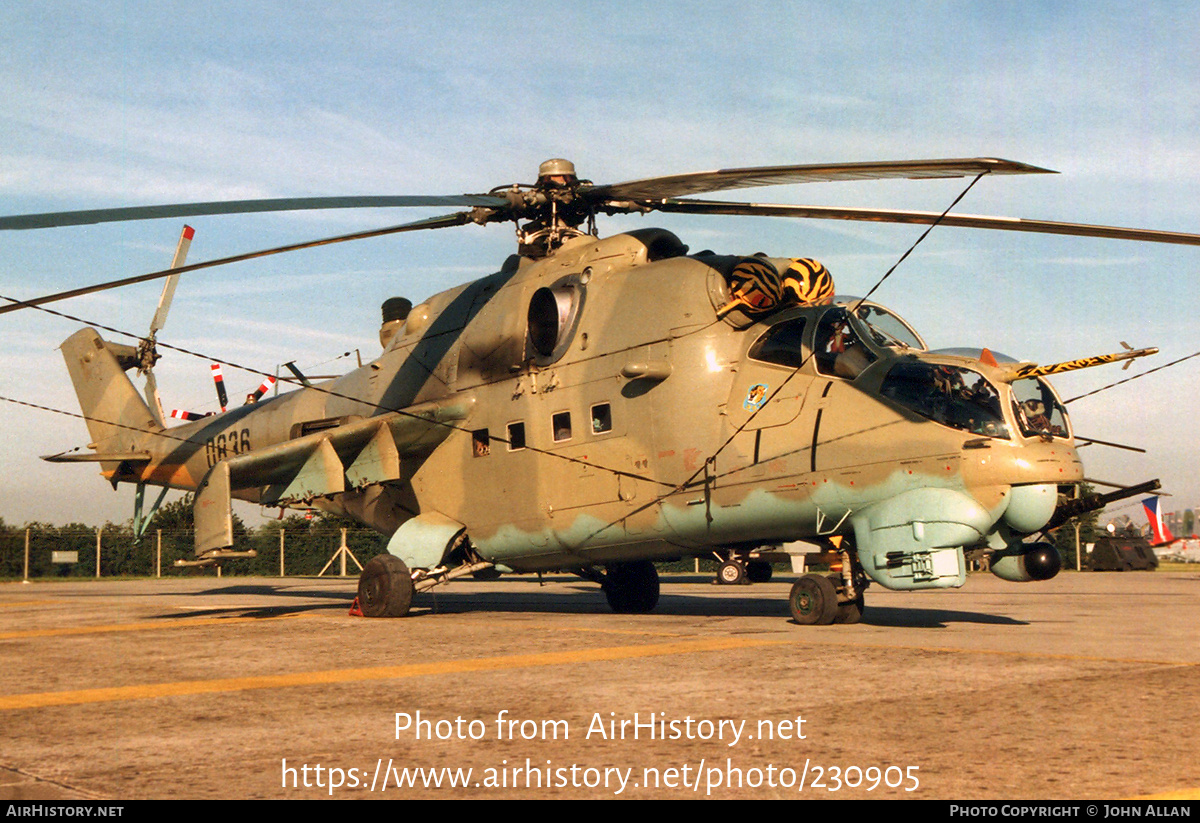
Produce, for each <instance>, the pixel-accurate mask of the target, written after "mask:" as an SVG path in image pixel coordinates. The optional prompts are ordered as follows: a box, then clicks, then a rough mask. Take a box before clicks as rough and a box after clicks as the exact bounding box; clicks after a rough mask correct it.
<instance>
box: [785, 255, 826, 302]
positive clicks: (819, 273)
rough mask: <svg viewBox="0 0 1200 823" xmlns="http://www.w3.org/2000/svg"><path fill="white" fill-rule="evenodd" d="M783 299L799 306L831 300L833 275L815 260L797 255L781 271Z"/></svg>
mask: <svg viewBox="0 0 1200 823" xmlns="http://www.w3.org/2000/svg"><path fill="white" fill-rule="evenodd" d="M782 296H783V299H784V300H786V301H787V302H789V303H796V304H799V305H801V306H823V305H828V304H829V303H832V302H833V275H832V274H830V273H829V269H827V268H825V266H824V264H822V263H821V262H819V261H817V260H811V259H809V258H807V257H797V258H795V259H793V260H792V262H791V265H789V266H788V267H787V270H786V271H784V273H783V295H782Z"/></svg>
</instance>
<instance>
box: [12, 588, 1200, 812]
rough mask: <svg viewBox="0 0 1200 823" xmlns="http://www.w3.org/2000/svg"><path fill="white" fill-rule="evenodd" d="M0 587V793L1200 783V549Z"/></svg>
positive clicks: (434, 792) (1126, 791) (1109, 795)
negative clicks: (422, 590) (913, 577)
mask: <svg viewBox="0 0 1200 823" xmlns="http://www.w3.org/2000/svg"><path fill="white" fill-rule="evenodd" d="M791 580H792V577H791V576H790V575H781V576H777V578H776V580H775V581H772V582H770V583H765V584H756V585H753V586H715V585H712V584H711V582H710V579H709V578H708V577H704V576H690V575H680V576H666V577H664V578H663V585H662V597H661V600H660V603H659V606H658V608H657V609H656V610H655V611H654V612H653V613H651V614H648V615H632V616H631V615H617V614H613V613H612V612H611V611H610V610H609V608H608V606H607V604H606V602H605V600H604V597H603V595H602V594H601V593H600V590H599V587H597V586H596V585H594V584H591V583H587V582H584V581H582V580H579V579H577V578H571V577H552V578H546V579H545V580H543V581H539V580H538V579H537V578H535V577H514V578H505V579H502V580H499V581H486V582H485V581H467V582H463V581H456V582H454V583H451V584H450V585H448V586H446V587H443V588H440V589H435V590H434V592H431V593H426V594H423V595H418V597H417V599H416V601H415V606H414V609H413V612H412V614H411V615H410V616H408V617H406V618H402V619H398V620H372V619H366V618H360V617H352V616H350V615H349V614H348V610H349V608H350V605H351V601H352V600H353V597H354V593H355V588H356V580H355V579H353V578H346V579H338V578H333V579H314V578H282V579H280V578H230V577H225V578H220V579H218V578H216V577H215V576H211V573H210V575H209V576H203V577H201V576H196V577H175V578H164V579H161V580H78V579H76V580H65V581H62V582H59V581H36V582H33V583H31V584H27V585H26V584H22V583H20V582H12V583H3V584H0V799H3V800H6V801H11V800H17V801H20V800H71V799H79V800H89V801H103V800H117V801H120V800H136V799H142V798H155V799H182V798H196V799H205V798H211V799H242V798H288V799H308V798H330V797H332V798H340V799H350V798H364V799H365V798H374V799H388V798H408V797H422V798H442V799H454V798H491V799H501V798H613V797H617V798H685V797H713V798H745V799H758V798H781V797H787V798H795V799H804V798H824V799H829V798H876V799H895V798H920V799H940V800H973V799H974V800H1016V799H1025V800H1076V799H1078V800H1089V799H1090V800H1118V799H1130V798H1141V799H1146V798H1175V799H1188V798H1190V799H1196V798H1200V757H1197V754H1198V753H1200V742H1197V735H1196V732H1197V718H1198V717H1200V570H1198V571H1196V572H1188V571H1184V572H1155V573H1149V572H1130V573H1107V574H1105V573H1086V572H1085V573H1071V572H1065V573H1063V574H1060V575H1059V576H1058V577H1057V578H1055V579H1054V580H1052V581H1049V582H1046V583H1027V584H1012V583H1006V582H1004V581H1002V580H999V579H998V578H995V577H993V576H991V575H989V574H986V573H978V574H973V575H971V577H970V579H969V580H968V582H967V585H966V586H965V587H964V588H962V589H958V590H951V591H945V592H916V593H900V592H889V591H886V590H881V589H880V587H878V586H873V587H871V588H870V589H869V590H868V592H867V596H866V603H867V607H866V614H865V616H864V619H863V622H862V623H859V624H857V625H848V626H846V625H837V626H819V627H817V626H798V625H796V624H794V623H793V622H791V620H790V617H789V615H788V609H787V604H786V597H787V592H788V588H789V586H790V583H791Z"/></svg>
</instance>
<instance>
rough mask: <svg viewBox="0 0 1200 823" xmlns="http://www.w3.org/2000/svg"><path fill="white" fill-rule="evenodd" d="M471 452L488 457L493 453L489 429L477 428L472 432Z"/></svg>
mask: <svg viewBox="0 0 1200 823" xmlns="http://www.w3.org/2000/svg"><path fill="white" fill-rule="evenodd" d="M471 453H472V454H473V455H475V456H476V457H487V456H488V455H489V454H491V453H492V444H491V438H489V437H488V430H487V429H477V430H475V431H473V432H471Z"/></svg>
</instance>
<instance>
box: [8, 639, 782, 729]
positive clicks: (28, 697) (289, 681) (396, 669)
mask: <svg viewBox="0 0 1200 823" xmlns="http://www.w3.org/2000/svg"><path fill="white" fill-rule="evenodd" d="M793 643H794V641H792V640H750V639H746V638H733V637H719V638H702V639H697V640H680V641H676V642H673V643H654V644H649V645H645V646H615V647H611V648H601V649H579V650H575V651H562V652H543V653H540V654H518V655H510V656H505V657H476V658H467V659H464V660H440V661H435V662H431V663H409V664H404V665H399V666H374V667H370V668H362V669H329V670H325V671H313V672H294V673H292V674H272V675H261V676H258V677H231V678H223V679H218V680H184V681H179V682H175V683H146V684H141V685H135V686H112V687H109V688H102V689H80V690H78V691H68V692H40V693H31V694H13V695H5V696H0V711H11V710H14V709H36V708H42V707H45V706H74V705H80V704H85V703H110V702H115V701H122V700H148V699H151V698H155V697H182V696H188V695H198V694H219V693H223V692H240V691H251V690H255V689H282V688H288V687H291V686H314V685H322V686H324V685H335V684H341V683H362V682H367V681H372V680H398V679H403V678H409V677H425V676H428V675H439V674H465V673H471V672H488V671H503V670H506V669H521V668H531V667H536V666H561V665H566V664H571V663H595V662H601V661H607V660H632V659H637V658H645V657H664V656H668V655H674V654H695V653H697V652H712V651H722V650H727V649H747V648H753V647H755V646H773V645H791V644H793Z"/></svg>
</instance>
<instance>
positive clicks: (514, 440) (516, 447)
mask: <svg viewBox="0 0 1200 823" xmlns="http://www.w3.org/2000/svg"><path fill="white" fill-rule="evenodd" d="M523 448H525V424H524V423H509V424H508V450H509V451H510V452H515V451H520V450H521V449H523Z"/></svg>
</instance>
